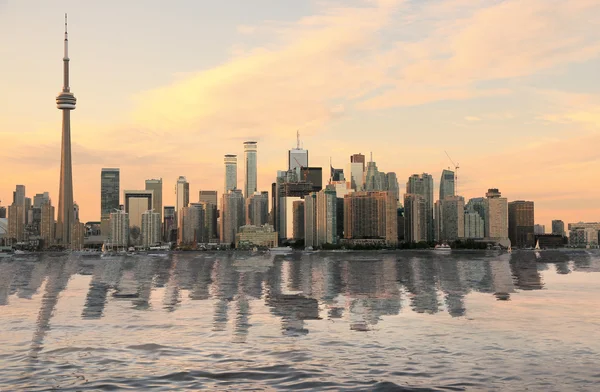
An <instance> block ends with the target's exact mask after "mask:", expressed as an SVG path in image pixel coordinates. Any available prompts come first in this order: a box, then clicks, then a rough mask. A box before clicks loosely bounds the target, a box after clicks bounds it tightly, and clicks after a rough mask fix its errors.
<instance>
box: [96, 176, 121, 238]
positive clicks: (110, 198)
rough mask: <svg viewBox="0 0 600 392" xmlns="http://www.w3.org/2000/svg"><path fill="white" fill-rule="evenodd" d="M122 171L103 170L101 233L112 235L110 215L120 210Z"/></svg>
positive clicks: (101, 180)
mask: <svg viewBox="0 0 600 392" xmlns="http://www.w3.org/2000/svg"><path fill="white" fill-rule="evenodd" d="M119 192H120V171H119V169H115V168H103V169H102V171H101V172H100V232H101V233H102V235H103V236H105V237H108V235H109V234H110V233H109V232H110V214H111V213H112V212H114V210H116V209H118V208H119V196H120V194H119Z"/></svg>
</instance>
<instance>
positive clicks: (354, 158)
mask: <svg viewBox="0 0 600 392" xmlns="http://www.w3.org/2000/svg"><path fill="white" fill-rule="evenodd" d="M350 163H360V164H362V171H363V172H364V171H365V156H364V155H363V154H361V153H358V154H352V155H350Z"/></svg>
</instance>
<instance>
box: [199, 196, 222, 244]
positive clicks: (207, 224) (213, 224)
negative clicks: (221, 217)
mask: <svg viewBox="0 0 600 392" xmlns="http://www.w3.org/2000/svg"><path fill="white" fill-rule="evenodd" d="M198 204H200V205H202V208H203V210H204V231H203V233H202V242H203V243H208V242H212V243H215V242H217V240H218V239H219V226H218V223H217V222H218V220H217V215H218V211H217V205H216V204H213V203H212V202H208V201H200V202H199V203H194V205H198Z"/></svg>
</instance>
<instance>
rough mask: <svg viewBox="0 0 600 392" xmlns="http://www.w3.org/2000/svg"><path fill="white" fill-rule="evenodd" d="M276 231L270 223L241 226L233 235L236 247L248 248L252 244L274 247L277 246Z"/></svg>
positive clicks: (252, 245)
mask: <svg viewBox="0 0 600 392" xmlns="http://www.w3.org/2000/svg"><path fill="white" fill-rule="evenodd" d="M277 240H278V238H277V232H276V231H274V230H273V226H271V225H262V226H251V225H247V226H242V227H240V229H239V231H238V232H237V233H236V235H235V247H236V248H238V249H239V248H250V247H254V246H260V247H267V248H274V247H276V246H277Z"/></svg>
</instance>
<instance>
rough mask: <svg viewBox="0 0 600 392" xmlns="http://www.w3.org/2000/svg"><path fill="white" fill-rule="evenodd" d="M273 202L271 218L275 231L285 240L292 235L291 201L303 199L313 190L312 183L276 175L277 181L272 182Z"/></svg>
mask: <svg viewBox="0 0 600 392" xmlns="http://www.w3.org/2000/svg"><path fill="white" fill-rule="evenodd" d="M274 190H275V197H274V198H273V200H274V202H275V204H274V205H273V209H272V210H271V211H272V218H273V222H274V223H275V231H276V232H278V234H279V238H280V239H282V240H286V239H288V238H291V237H292V235H293V222H294V221H293V218H294V215H293V203H294V201H297V200H301V199H303V198H304V197H305V196H306V195H308V194H310V193H311V192H312V190H313V185H312V184H311V183H309V182H304V181H301V182H287V181H286V179H285V177H280V176H278V178H277V183H275V184H274Z"/></svg>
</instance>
